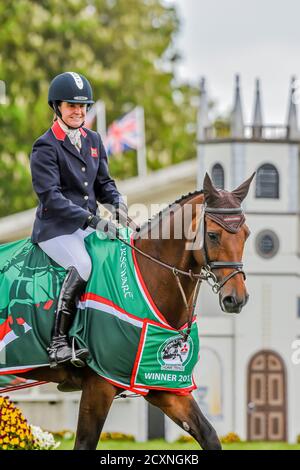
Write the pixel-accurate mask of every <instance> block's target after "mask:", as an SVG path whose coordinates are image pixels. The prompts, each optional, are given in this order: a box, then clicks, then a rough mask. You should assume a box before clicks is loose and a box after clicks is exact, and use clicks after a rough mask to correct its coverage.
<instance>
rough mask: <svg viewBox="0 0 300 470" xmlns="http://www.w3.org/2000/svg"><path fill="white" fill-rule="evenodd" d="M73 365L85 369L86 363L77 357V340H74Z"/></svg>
mask: <svg viewBox="0 0 300 470" xmlns="http://www.w3.org/2000/svg"><path fill="white" fill-rule="evenodd" d="M70 362H71V364H72V365H73V366H74V367H85V365H86V364H85V362H84V361H83V360H82V359H80V357H77V356H76V349H75V338H74V337H73V338H72V359H70Z"/></svg>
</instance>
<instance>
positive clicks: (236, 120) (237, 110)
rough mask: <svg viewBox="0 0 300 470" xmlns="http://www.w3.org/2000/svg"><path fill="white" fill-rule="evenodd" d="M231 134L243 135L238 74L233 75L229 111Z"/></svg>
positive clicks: (235, 135)
mask: <svg viewBox="0 0 300 470" xmlns="http://www.w3.org/2000/svg"><path fill="white" fill-rule="evenodd" d="M231 136H232V137H244V118H243V110H242V103H241V94H240V77H239V75H236V76H235V92H234V103H233V110H232V113H231Z"/></svg>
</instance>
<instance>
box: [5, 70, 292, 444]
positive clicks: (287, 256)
mask: <svg viewBox="0 0 300 470" xmlns="http://www.w3.org/2000/svg"><path fill="white" fill-rule="evenodd" d="M198 140H199V145H198V163H197V165H196V162H194V161H190V162H186V163H184V164H181V165H179V166H176V167H174V168H170V169H166V170H162V171H161V172H158V173H156V174H154V175H149V176H147V177H145V179H143V181H139V180H135V181H130V182H128V183H126V182H125V183H124V184H123V186H122V185H120V189H121V191H122V192H123V193H124V194H127V195H128V196H129V202H130V203H134V202H142V203H146V204H150V203H154V202H155V203H162V202H171V201H173V200H175V199H176V198H177V197H178V196H180V195H181V194H184V193H187V192H188V191H192V190H194V189H195V186H196V184H197V183H196V173H197V171H198V187H202V181H203V176H204V173H205V171H208V172H209V173H210V174H211V175H212V177H213V180H214V182H215V184H216V185H217V186H219V187H225V188H226V189H233V188H234V187H236V186H238V185H239V184H240V183H241V182H242V181H243V180H245V179H246V178H247V177H248V176H250V175H251V174H252V173H253V172H254V171H256V172H257V175H256V179H255V182H254V183H252V187H251V188H250V192H249V195H248V197H247V199H246V201H245V203H244V208H245V211H246V218H247V223H248V225H249V226H250V229H251V236H250V238H249V240H248V241H247V244H246V247H245V255H244V263H245V270H246V273H247V288H248V291H249V294H250V298H249V302H248V304H247V305H246V307H244V309H243V311H242V312H241V313H240V314H239V315H230V314H224V313H222V312H221V310H220V307H219V304H218V298H217V296H216V295H214V294H213V293H212V292H211V290H210V289H209V287H208V286H204V285H203V286H202V287H201V292H200V297H199V301H198V315H199V332H200V343H201V351H200V362H199V364H198V365H197V367H196V370H195V378H196V382H197V385H198V389H197V390H196V391H195V392H194V395H195V398H196V399H197V401H198V403H199V405H200V407H201V409H202V411H203V412H204V413H205V414H206V415H207V417H208V418H209V419H210V421H211V422H212V424H213V425H214V426H215V428H216V430H217V432H218V433H219V434H220V435H224V434H226V433H228V432H230V431H235V432H237V433H238V434H239V435H240V437H241V438H242V439H249V440H285V439H286V440H289V441H290V442H295V440H296V436H297V435H298V434H300V407H299V406H297V398H298V396H300V364H299V365H297V364H293V362H292V354H293V349H292V344H293V342H294V341H295V340H296V339H297V338H300V279H299V277H300V263H299V253H300V237H299V222H300V217H299V216H300V174H299V168H300V165H299V143H300V135H299V132H298V127H297V114H296V107H295V104H294V103H293V86H291V90H290V96H289V106H288V116H287V121H286V124H285V125H282V126H278V125H276V126H274V125H265V124H264V123H263V119H262V106H261V97H260V89H259V82H258V81H257V84H256V93H255V104H254V114H253V123H252V125H251V126H245V125H244V121H243V112H242V102H241V97H240V89H239V80H238V78H237V80H236V87H235V98H234V107H233V112H232V116H231V125H230V128H227V127H226V126H224V127H223V128H215V127H213V126H211V125H210V123H209V113H208V99H207V95H206V90H205V83H204V80H203V81H202V90H201V103H200V111H199V128H198ZM196 170H197V171H196ZM11 217H12V218H10V219H9V218H7V220H6V221H4V222H3V224H0V238H1V235H2V240H9V239H10V238H11V237H10V235H9V234H10V233H14V236H15V238H20V236H19V235H18V233H19V234H21V233H22V236H23V235H25V234H28V233H29V232H30V228H31V223H32V217H33V212H32V211H29V212H27V213H26V217H25V215H24V216H21V217H20V221H21V223H20V231H19V232H17V231H16V224H15V219H13V217H15V216H11ZM9 224H11V227H12V229H11V232H10V230H9V226H10V225H9ZM299 344H300V343H299ZM16 395H18V397H19V398H18V400H19V401H20V405H21V407H22V409H23V410H24V412H25V413H27V416H28V418H29V420H31V421H34V422H35V423H36V424H41V425H44V427H47V428H48V429H63V428H75V426H76V415H77V407H78V399H79V396H80V395H79V394H78V393H74V394H72V393H70V394H61V393H59V392H57V391H56V389H55V386H54V385H46V386H42V387H40V388H39V389H32V390H31V389H29V391H28V392H26V393H25V392H15V396H16ZM15 399H17V398H15ZM41 403H43V405H41ZM41 410H43V411H41ZM47 410H50V413H49V414H48V413H47ZM48 416H51V422H49V418H48ZM45 417H47V418H46V421H47V423H48V426H47V425H45ZM105 430H108V431H121V432H122V431H123V432H127V433H133V434H134V435H135V436H136V438H137V439H138V440H145V439H147V438H149V437H159V436H165V437H166V438H167V439H169V440H173V439H176V437H178V436H179V435H181V434H183V431H182V430H181V429H180V428H178V427H177V426H176V425H175V424H173V423H172V422H171V421H170V420H169V419H168V418H164V416H163V415H162V414H161V413H160V412H159V411H157V410H156V409H154V408H153V407H148V405H147V404H146V402H145V400H143V399H142V398H139V399H125V400H117V401H116V402H115V403H114V405H113V407H112V410H111V412H110V415H109V418H108V421H107V423H106V425H105Z"/></svg>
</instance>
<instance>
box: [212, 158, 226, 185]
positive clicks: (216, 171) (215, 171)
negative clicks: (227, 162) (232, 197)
mask: <svg viewBox="0 0 300 470" xmlns="http://www.w3.org/2000/svg"><path fill="white" fill-rule="evenodd" d="M211 176H212V181H213V183H214V185H215V187H216V188H218V189H224V170H223V167H222V165H220V163H216V164H215V165H214V166H213V167H212V171H211Z"/></svg>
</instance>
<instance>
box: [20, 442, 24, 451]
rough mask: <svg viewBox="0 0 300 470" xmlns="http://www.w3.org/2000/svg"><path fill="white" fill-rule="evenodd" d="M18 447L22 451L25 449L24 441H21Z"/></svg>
mask: <svg viewBox="0 0 300 470" xmlns="http://www.w3.org/2000/svg"><path fill="white" fill-rule="evenodd" d="M20 447H22V449H23V448H24V447H25V442H24V441H22V442H21V443H20Z"/></svg>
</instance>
